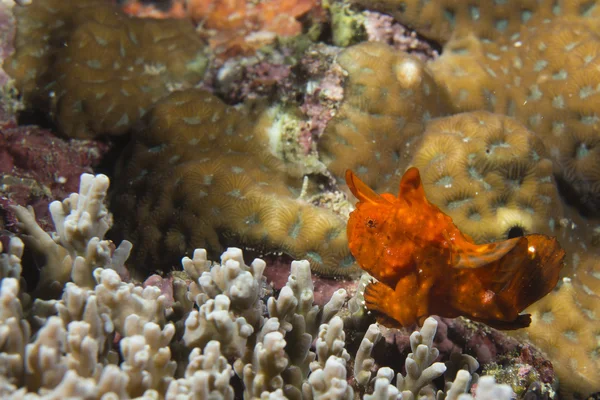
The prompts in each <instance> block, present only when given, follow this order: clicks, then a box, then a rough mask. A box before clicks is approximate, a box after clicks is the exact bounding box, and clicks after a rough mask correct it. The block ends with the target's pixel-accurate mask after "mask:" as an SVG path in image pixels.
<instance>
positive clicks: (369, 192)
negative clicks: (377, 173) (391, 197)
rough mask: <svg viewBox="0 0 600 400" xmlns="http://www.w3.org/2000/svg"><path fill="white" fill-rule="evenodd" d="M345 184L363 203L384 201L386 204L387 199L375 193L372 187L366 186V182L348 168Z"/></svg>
mask: <svg viewBox="0 0 600 400" xmlns="http://www.w3.org/2000/svg"><path fill="white" fill-rule="evenodd" d="M346 184H347V185H348V188H349V189H350V191H351V192H352V194H353V195H354V197H356V198H357V199H358V200H359V201H362V202H365V203H385V204H388V203H389V201H387V200H386V199H384V198H383V197H381V196H380V195H378V194H377V193H375V191H374V190H373V189H371V188H370V187H369V186H367V184H366V183H364V182H363V181H361V180H360V179H359V178H358V176H356V175H355V174H354V172H352V171H350V170H349V169H348V170H346Z"/></svg>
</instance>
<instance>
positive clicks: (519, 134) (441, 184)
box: [411, 111, 562, 243]
mask: <svg viewBox="0 0 600 400" xmlns="http://www.w3.org/2000/svg"><path fill="white" fill-rule="evenodd" d="M411 164H412V165H413V166H415V167H417V168H419V172H420V173H421V177H422V181H423V185H424V188H425V192H426V193H427V196H428V198H429V199H430V200H431V201H432V202H433V203H434V204H436V205H438V206H439V207H440V208H441V210H442V211H443V212H444V213H446V214H448V215H449V216H450V217H452V220H453V221H454V223H455V224H456V225H457V226H459V227H460V229H461V230H462V231H463V232H465V233H466V234H468V235H469V236H471V237H472V238H473V239H474V240H475V241H476V242H477V243H486V242H492V241H498V240H504V239H508V238H511V237H515V236H520V235H524V234H530V233H545V234H549V235H552V234H555V230H556V229H558V227H559V225H558V220H559V219H560V218H562V212H561V203H560V202H559V199H558V192H557V190H556V185H555V182H554V179H553V176H552V162H551V161H550V160H549V159H548V158H547V153H546V150H545V148H544V145H543V143H542V141H541V140H540V139H539V138H538V137H536V136H535V135H534V134H533V133H532V132H530V131H528V130H527V129H526V128H525V127H524V126H522V125H521V124H519V123H518V122H516V121H514V120H513V119H511V118H508V117H504V116H501V115H496V114H491V113H489V112H485V111H478V112H471V113H462V114H457V115H453V116H451V117H446V118H439V119H436V120H433V121H431V122H429V123H428V124H427V127H426V129H425V133H424V135H423V139H422V140H421V142H420V143H419V146H418V147H417V148H416V151H415V154H414V157H413V159H412V161H411Z"/></svg>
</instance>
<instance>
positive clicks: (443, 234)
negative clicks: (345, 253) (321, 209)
mask: <svg viewBox="0 0 600 400" xmlns="http://www.w3.org/2000/svg"><path fill="white" fill-rule="evenodd" d="M346 182H347V184H348V186H349V188H350V190H351V191H352V193H353V194H354V196H356V198H357V199H358V203H357V204H356V210H354V211H353V212H352V213H351V214H350V219H349V221H348V228H347V234H348V242H349V246H350V251H351V252H352V254H353V255H354V257H355V258H356V260H357V262H358V264H359V265H360V266H361V268H362V269H364V270H365V271H367V272H368V273H370V274H371V275H373V276H374V277H375V278H376V279H377V282H372V283H369V284H368V285H367V287H366V289H365V293H364V298H365V305H366V307H367V309H368V310H370V311H373V312H374V313H375V314H376V315H377V316H378V320H379V321H380V322H382V323H384V324H386V325H388V326H390V325H391V326H409V325H412V324H414V323H420V322H422V321H423V320H424V319H425V318H426V317H428V316H429V315H438V316H441V317H449V318H454V317H458V316H465V317H468V318H471V319H474V320H478V321H481V322H484V323H486V324H488V325H490V326H492V327H495V328H499V329H518V328H523V327H526V326H528V325H529V324H530V323H531V315H529V314H520V312H521V311H523V310H524V309H525V308H526V307H528V306H529V305H530V304H532V303H534V302H535V301H537V300H539V299H540V298H542V297H543V296H545V295H546V294H547V293H548V292H549V291H551V290H552V288H554V286H555V285H556V283H557V281H558V278H559V273H560V270H561V268H562V266H563V264H564V257H565V252H564V250H563V249H562V248H561V247H560V244H559V243H558V241H557V240H556V238H553V237H549V236H545V235H538V234H533V235H527V236H521V237H516V238H513V239H509V240H505V241H502V242H494V243H488V244H481V245H478V244H475V243H474V242H473V240H472V239H471V238H470V237H469V236H467V235H466V234H463V233H462V232H461V231H460V230H459V229H458V228H457V227H456V225H454V223H453V222H452V219H451V218H450V217H449V216H448V215H446V214H444V213H443V212H442V211H440V209H439V208H438V207H436V206H435V205H433V204H431V203H430V202H429V201H428V200H427V198H426V197H425V191H424V189H423V186H422V184H421V178H420V175H419V171H418V169H416V168H410V169H409V170H408V171H406V173H405V174H404V176H403V177H402V181H401V182H400V192H399V194H398V197H396V196H394V195H392V194H390V193H384V194H381V195H379V194H377V193H375V192H374V191H373V190H372V189H371V188H369V187H368V186H367V185H366V184H365V183H363V182H362V181H361V180H360V179H358V177H357V176H356V175H354V173H352V171H350V170H348V171H346Z"/></svg>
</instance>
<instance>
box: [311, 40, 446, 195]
mask: <svg viewBox="0 0 600 400" xmlns="http://www.w3.org/2000/svg"><path fill="white" fill-rule="evenodd" d="M337 62H338V63H339V64H340V65H341V67H342V68H343V69H344V70H346V71H347V72H348V80H347V82H346V84H345V87H344V102H343V104H342V106H341V107H340V109H339V110H338V112H337V115H336V117H335V118H334V119H333V120H332V121H330V123H329V124H328V125H327V128H326V129H325V132H324V134H323V136H322V137H321V139H320V141H319V143H318V149H319V153H320V155H321V157H322V159H323V160H324V162H325V164H326V165H327V166H328V168H329V169H330V171H331V172H332V173H333V174H334V175H335V176H336V177H338V178H341V177H342V176H343V175H344V172H345V171H346V169H352V170H354V171H355V172H357V173H358V174H359V175H360V176H361V178H362V179H364V181H365V183H366V184H367V185H369V186H371V187H374V188H376V189H377V188H381V187H382V186H383V185H395V184H396V183H397V182H398V180H399V179H398V177H397V176H396V175H399V174H401V173H402V172H403V170H404V168H406V166H407V165H408V161H409V155H410V154H411V148H412V147H414V145H415V144H416V142H417V141H418V138H419V136H420V135H421V133H422V132H423V129H424V126H425V123H426V122H427V121H428V120H429V119H430V118H432V117H437V116H441V115H445V114H446V113H448V112H450V111H451V108H450V106H449V102H448V99H447V98H446V96H445V93H444V92H443V91H440V90H438V88H437V86H436V84H435V82H434V80H433V78H432V76H431V73H430V71H429V69H428V68H427V67H426V66H425V65H424V64H423V63H422V62H421V61H420V60H418V59H416V58H413V57H411V56H409V55H407V54H404V53H400V52H395V51H394V50H393V49H392V48H391V47H389V46H386V45H384V44H381V43H363V44H360V45H356V46H352V47H350V48H348V49H346V50H344V51H343V52H342V53H340V55H339V56H338V58H337ZM394 190H395V189H394Z"/></svg>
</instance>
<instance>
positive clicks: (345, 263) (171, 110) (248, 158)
mask: <svg viewBox="0 0 600 400" xmlns="http://www.w3.org/2000/svg"><path fill="white" fill-rule="evenodd" d="M271 124H272V121H271V119H270V118H269V113H268V112H267V113H263V114H261V113H259V112H257V111H253V110H249V109H247V108H239V109H236V108H233V107H227V106H225V105H224V104H223V103H222V102H221V101H220V100H218V99H217V98H215V97H213V96H211V95H209V94H207V93H205V92H202V91H199V90H187V91H180V92H176V93H173V94H171V95H170V96H169V97H167V98H165V99H164V100H162V101H161V102H159V103H158V104H157V105H156V106H155V107H154V108H153V109H152V110H151V111H149V113H148V115H147V116H146V118H145V119H144V124H143V125H142V127H141V128H140V129H138V130H137V132H136V133H135V138H134V140H133V141H132V142H131V143H130V145H129V149H128V151H127V152H126V154H125V155H124V157H123V158H122V163H121V164H122V165H121V166H120V168H119V169H120V172H119V173H118V174H117V184H116V187H115V196H114V198H113V206H114V207H115V208H114V209H115V212H116V214H115V218H116V219H118V220H119V221H120V224H119V225H120V226H119V233H118V235H117V236H119V237H129V238H131V239H132V241H133V242H134V243H135V245H136V247H135V248H134V259H135V260H136V262H138V263H139V264H138V265H144V264H147V265H148V266H150V265H161V266H162V268H165V269H168V268H169V265H173V264H174V263H175V260H176V259H177V257H178V255H180V254H185V252H191V251H192V250H193V249H194V248H196V247H203V248H206V249H207V250H208V251H209V255H211V256H213V255H216V254H218V253H219V252H221V251H222V250H223V248H224V247H225V244H226V243H227V242H230V241H232V240H234V239H235V240H236V241H237V242H238V243H244V244H245V245H246V246H247V247H250V248H255V249H258V250H261V251H268V252H278V251H282V252H284V253H286V254H289V255H291V256H292V257H295V258H307V259H308V260H310V262H311V267H312V268H313V270H314V271H316V272H321V273H324V274H328V275H350V274H353V273H355V272H356V266H355V265H354V264H353V259H352V257H351V256H350V254H349V251H348V248H347V244H346V243H347V241H346V234H345V226H344V222H343V220H342V219H341V218H339V217H338V216H336V215H335V214H333V213H332V212H331V211H329V210H326V209H322V208H317V207H315V206H313V205H311V204H309V203H307V202H305V201H303V200H302V199H297V197H298V196H299V195H300V193H301V192H300V189H301V187H302V182H301V180H300V179H298V178H293V177H291V176H289V174H287V173H285V169H284V166H283V163H282V162H281V161H280V160H279V159H277V158H276V157H275V156H273V155H272V154H271V149H270V148H269V147H268V146H267V145H266V143H270V141H271V140H272V139H271V138H270V137H269V136H268V135H270V134H271V133H275V134H277V132H276V130H271V129H270V126H271ZM273 140H274V141H275V142H276V141H277V138H274V139H273ZM149 222H150V223H149Z"/></svg>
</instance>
